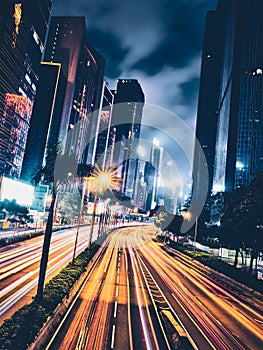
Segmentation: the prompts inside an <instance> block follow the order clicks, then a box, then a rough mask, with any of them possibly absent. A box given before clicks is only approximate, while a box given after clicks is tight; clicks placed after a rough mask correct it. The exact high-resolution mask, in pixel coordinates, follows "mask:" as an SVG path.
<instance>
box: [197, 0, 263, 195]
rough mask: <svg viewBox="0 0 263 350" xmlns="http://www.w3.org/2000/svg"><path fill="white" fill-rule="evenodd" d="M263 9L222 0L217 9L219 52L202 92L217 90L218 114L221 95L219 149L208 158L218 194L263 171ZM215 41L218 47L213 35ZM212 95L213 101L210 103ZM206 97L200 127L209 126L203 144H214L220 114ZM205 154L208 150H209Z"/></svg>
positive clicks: (259, 5) (252, 3)
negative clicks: (207, 106) (207, 107)
mask: <svg viewBox="0 0 263 350" xmlns="http://www.w3.org/2000/svg"><path fill="white" fill-rule="evenodd" d="M262 13H263V2H262V1H260V0H251V1H250V0H244V1H238V0H231V1H226V0H219V2H218V7H217V11H216V13H214V15H213V16H214V19H215V25H216V28H217V29H216V30H214V31H213V34H211V35H212V36H213V35H214V36H215V38H216V40H215V42H216V43H217V45H218V50H216V53H217V55H216V56H214V58H216V62H215V64H214V66H213V68H214V71H213V72H214V73H215V74H214V77H212V73H213V72H211V74H210V77H212V78H210V79H207V81H206V82H204V85H203V86H202V83H201V91H200V94H203V96H205V95H206V93H205V91H208V90H209V89H210V90H211V91H213V90H214V89H215V90H214V91H213V93H212V94H208V97H209V96H210V98H211V99H213V101H212V102H211V103H212V107H213V111H212V112H213V113H212V114H214V103H215V101H216V100H217V108H216V113H217V117H216V118H215V119H217V124H216V136H215V139H214V141H215V151H214V154H213V151H212V152H211V153H210V154H211V155H212V157H211V159H210V158H209V157H208V158H207V161H208V168H209V169H210V170H209V173H210V187H211V173H212V171H213V178H212V184H213V186H212V191H213V193H217V192H222V191H232V190H233V189H235V188H237V187H239V186H242V185H247V184H249V183H250V181H251V179H252V177H253V176H254V175H255V173H256V172H258V171H261V170H263V138H262V134H263V120H262V119H263V118H262V114H263V109H262V93H263V51H262V47H263V22H262V20H261V18H262ZM212 27H213V25H211V26H208V27H207V28H206V37H207V36H209V34H208V33H207V31H211V30H212V29H211V28H212ZM211 42H212V47H214V46H215V45H213V38H212V39H211ZM219 50H220V51H221V52H219ZM207 54H208V55H209V52H207ZM210 56H211V57H207V55H205V53H204V54H203V61H204V60H206V61H209V59H210V58H213V57H212V55H210ZM217 60H219V61H220V62H218V61H217ZM218 64H219V65H220V73H219V80H220V83H219V89H218ZM203 65H206V68H207V67H208V63H207V62H205V63H204V62H203ZM207 69H208V68H207ZM211 79H212V80H213V79H214V82H213V81H211ZM208 97H207V103H208V105H210V102H209V100H208ZM202 98H203V97H202ZM202 98H201V97H200V100H199V102H200V101H201V102H200V103H199V106H203V107H202V108H203V109H200V110H199V113H200V114H202V113H203V111H204V113H203V114H202V116H200V118H199V119H198V122H197V131H198V132H199V131H200V130H202V129H203V130H204V133H203V139H202V137H200V140H201V145H202V146H203V145H211V146H213V144H212V142H211V140H212V138H211V137H210V135H211V133H212V135H214V118H208V113H207V111H206V108H205V100H203V101H202ZM202 118H203V119H202ZM213 137H214V136H213ZM205 139H207V143H206V142H205ZM203 149H204V147H203ZM205 154H206V155H207V154H208V152H207V151H205ZM212 158H214V160H212ZM212 167H214V170H213V169H212Z"/></svg>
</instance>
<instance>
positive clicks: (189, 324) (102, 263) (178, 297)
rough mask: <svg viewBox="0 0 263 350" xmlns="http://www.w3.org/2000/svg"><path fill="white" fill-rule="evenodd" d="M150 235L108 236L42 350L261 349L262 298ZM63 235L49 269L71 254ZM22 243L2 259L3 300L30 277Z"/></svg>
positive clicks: (33, 253)
mask: <svg viewBox="0 0 263 350" xmlns="http://www.w3.org/2000/svg"><path fill="white" fill-rule="evenodd" d="M155 231H156V230H155V228H154V227H153V226H134V227H126V228H119V229H116V230H115V231H114V232H113V233H111V234H110V235H109V236H108V239H107V241H106V242H105V244H104V246H103V248H102V250H101V253H100V254H99V256H98V258H97V260H96V259H94V261H93V265H92V266H90V271H89V275H88V278H87V282H86V284H85V285H83V287H82V289H81V290H80V292H79V294H78V296H77V298H76V299H75V301H74V303H73V304H72V306H71V308H70V309H69V311H68V313H67V317H65V318H64V320H63V322H61V325H60V327H59V328H58V330H57V333H56V334H55V335H54V337H53V338H52V340H51V342H50V344H49V345H48V346H47V348H46V349H54V350H55V349H56V350H57V349H63V350H64V349H69V350H70V349H92V350H95V349H101V350H105V349H120V350H124V349H125V350H126V349H130V350H137V349H140V350H141V349H142V350H144V349H146V350H148V349H160V350H165V349H177V348H179V349H183V350H184V349H187V350H190V349H200V350H206V349H207V350H209V349H216V350H225V349H228V350H236V349H237V350H238V349H243V350H250V349H251V350H261V349H263V340H262V334H263V316H262V315H263V303H262V299H261V300H260V298H257V297H256V296H255V295H254V294H253V293H252V291H250V290H248V289H247V288H242V286H240V284H237V283H235V282H234V281H233V280H231V279H229V278H224V276H222V275H220V278H218V274H216V273H214V272H213V271H212V270H210V269H209V268H207V267H204V266H202V265H201V264H199V263H198V262H196V261H195V260H192V259H191V258H189V257H186V256H185V255H183V254H181V253H179V252H177V251H175V250H172V249H170V248H168V247H166V246H164V245H163V244H161V243H158V242H157V241H156V240H155ZM62 235H63V236H62ZM62 235H61V236H59V235H58V237H57V236H56V235H54V237H53V239H54V242H57V243H56V244H55V243H54V244H52V251H51V256H50V262H51V266H52V265H53V264H54V266H55V265H56V261H57V262H58V261H62V260H63V257H62V252H63V253H65V256H68V258H69V256H70V255H71V253H72V249H73V246H72V235H73V233H72V232H71V233H70V231H66V232H65V233H62ZM83 235H84V236H85V232H83ZM81 236H82V235H81ZM27 244H28V245H26V248H25V247H23V246H21V245H19V246H18V247H17V249H18V250H19V251H20V255H19V254H18V252H16V254H15V253H14V250H13V249H14V248H12V249H10V251H5V252H4V253H3V252H2V253H3V254H1V255H2V258H1V259H3V260H1V264H2V265H1V269H2V267H4V268H6V269H7V270H6V271H3V272H4V274H6V277H5V278H3V280H1V283H2V281H6V278H8V282H5V283H6V284H5V285H3V287H4V288H3V289H2V288H1V293H2V291H7V290H8V288H11V287H10V286H13V289H12V290H9V292H8V293H9V294H6V295H8V298H11V297H12V295H14V294H15V293H16V292H17V291H20V290H21V289H22V285H20V283H19V284H18V281H21V283H22V282H23V280H24V279H26V276H27V275H28V274H29V275H30V274H32V276H31V277H32V278H36V276H35V274H36V273H37V269H38V266H39V256H40V246H41V245H38V243H37V241H35V240H31V241H28V243H27ZM82 244H83V246H85V244H86V240H85V238H83V241H82V239H80V246H81V245H82ZM82 248H83V247H82ZM82 248H79V249H82ZM12 250H13V252H12ZM37 257H38V258H37ZM34 259H36V260H37V259H38V262H37V261H34ZM29 261H30V262H31V263H32V264H31V265H28V266H27V267H26V264H29ZM23 266H24V268H23V269H22V270H21V268H22V267H23ZM1 271H2V270H1ZM11 271H12V273H11ZM54 272H55V270H54ZM9 274H10V276H9V277H8V275H9ZM51 275H52V273H51V274H50V276H51ZM34 276H35V277H34ZM16 285H17V287H15V286H16ZM31 293H33V292H31ZM29 294H30V293H29ZM179 346H180V347H179Z"/></svg>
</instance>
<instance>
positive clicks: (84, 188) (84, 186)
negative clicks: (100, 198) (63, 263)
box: [72, 177, 87, 262]
mask: <svg viewBox="0 0 263 350" xmlns="http://www.w3.org/2000/svg"><path fill="white" fill-rule="evenodd" d="M86 180H87V179H86V178H85V177H84V183H83V189H82V196H81V203H80V208H79V219H78V226H77V232H76V238H75V244H74V250H73V257H72V262H73V261H74V259H75V256H76V250H77V243H78V236H79V227H80V220H81V217H82V213H83V204H84V197H85V192H86Z"/></svg>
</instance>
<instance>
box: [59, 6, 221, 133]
mask: <svg viewBox="0 0 263 350" xmlns="http://www.w3.org/2000/svg"><path fill="white" fill-rule="evenodd" d="M216 6H217V0H144V1H142V0H125V1H123V0H111V1H108V0H89V1H88V0H67V1H65V0H54V1H53V9H52V12H53V14H54V15H57V16H76V15H78V16H85V18H86V23H87V33H88V40H89V42H90V43H91V44H92V46H94V47H95V49H97V50H98V52H99V53H100V54H101V55H102V56H103V57H104V58H105V60H106V79H107V80H108V81H109V83H110V85H111V84H112V85H113V86H112V88H115V85H116V79H117V78H122V77H125V78H126V77H127V78H135V79H138V80H139V81H140V83H141V85H142V87H143V89H144V92H145V94H146V101H147V103H151V104H155V105H159V106H162V107H164V108H166V109H168V110H170V111H172V112H174V113H176V114H177V115H179V116H181V117H182V118H183V119H184V120H187V122H188V123H189V125H190V126H191V127H192V128H194V126H195V117H196V110H197V96H198V85H199V76H200V66H201V51H202V41H203V34H204V25H205V17H206V13H207V11H209V10H214V9H215V8H216Z"/></svg>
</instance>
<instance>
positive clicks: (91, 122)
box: [44, 17, 105, 163]
mask: <svg viewBox="0 0 263 350" xmlns="http://www.w3.org/2000/svg"><path fill="white" fill-rule="evenodd" d="M44 61H45V62H52V63H60V64H61V69H62V72H63V74H64V75H65V77H66V80H67V84H66V92H65V99H64V106H63V111H62V116H61V123H60V130H59V138H58V140H59V141H60V142H61V143H62V146H63V150H64V151H65V152H67V153H68V154H71V155H74V156H75V157H76V159H77V160H78V161H79V162H82V163H92V162H94V158H95V150H94V148H95V141H94V136H95V134H96V131H97V128H98V122H99V109H100V103H101V94H102V87H103V75H104V66H105V61H104V59H103V58H102V57H101V56H100V54H99V53H98V52H97V51H96V50H95V49H94V48H93V47H92V46H91V45H89V44H88V41H87V35H86V26H85V18H84V17H52V19H51V22H50V28H49V32H48V37H47V43H46V48H45V53H44Z"/></svg>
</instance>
